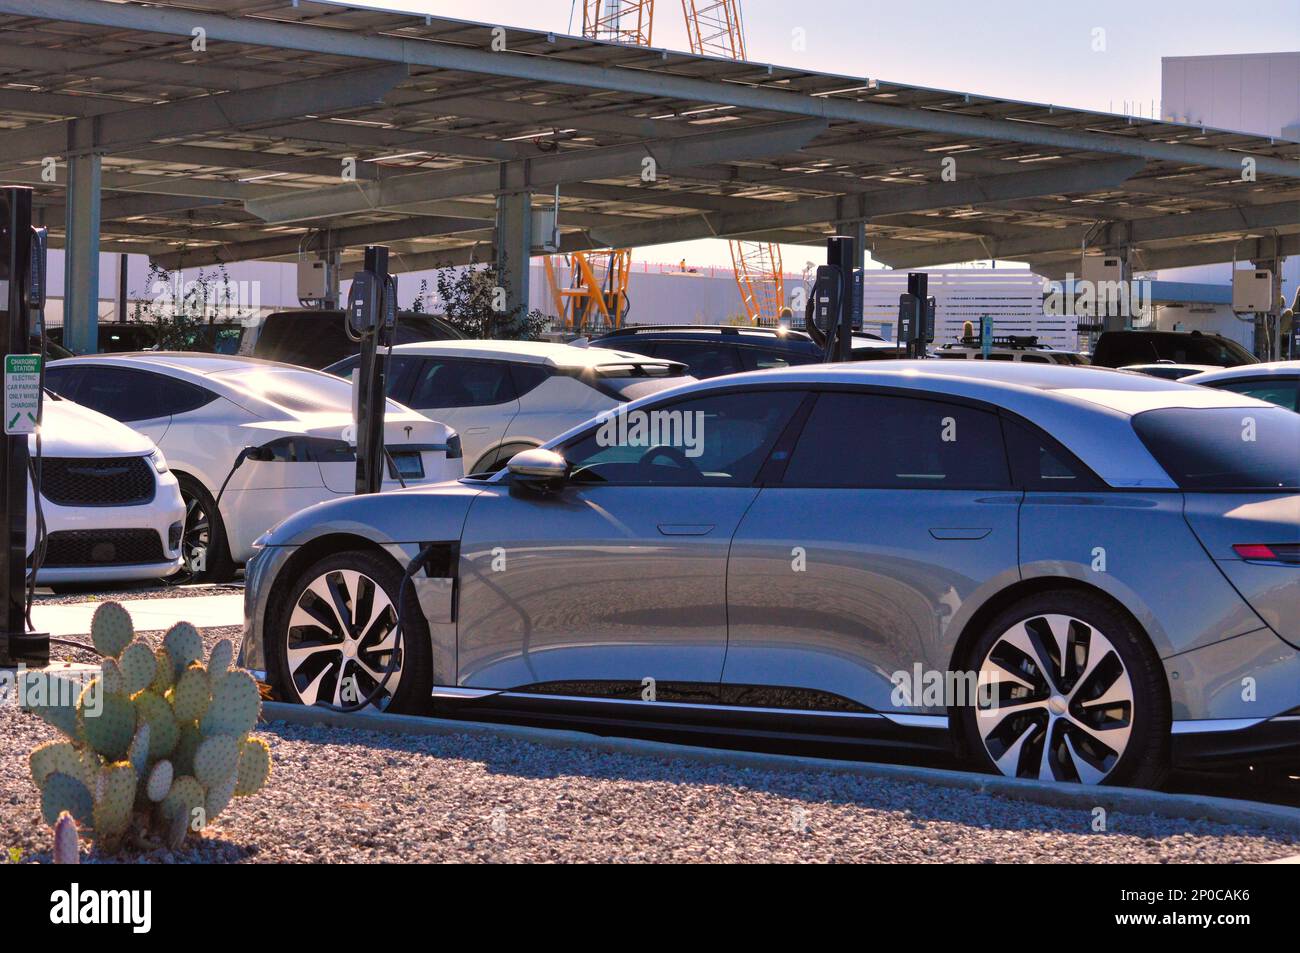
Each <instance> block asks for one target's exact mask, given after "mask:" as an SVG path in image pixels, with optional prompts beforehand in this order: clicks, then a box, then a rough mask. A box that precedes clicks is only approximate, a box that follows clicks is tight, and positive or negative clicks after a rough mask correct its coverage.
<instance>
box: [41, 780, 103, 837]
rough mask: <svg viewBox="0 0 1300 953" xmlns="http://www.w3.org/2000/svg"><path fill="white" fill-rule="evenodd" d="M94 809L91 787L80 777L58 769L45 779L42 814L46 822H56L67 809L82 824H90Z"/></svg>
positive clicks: (42, 788)
mask: <svg viewBox="0 0 1300 953" xmlns="http://www.w3.org/2000/svg"><path fill="white" fill-rule="evenodd" d="M93 810H94V803H93V801H92V800H91V797H90V789H89V788H87V787H86V785H85V784H83V783H82V782H81V780H80V779H78V778H74V777H72V776H71V775H68V774H62V773H60V772H58V771H56V772H54V774H51V775H50V776H49V777H48V778H46V779H45V784H44V785H43V786H42V787H41V816H42V817H43V818H45V823H46V824H54V822H55V821H57V820H58V819H59V815H60V814H62V813H63V812H64V811H67V812H68V813H69V814H71V815H72V816H73V817H75V818H76V819H77V820H78V821H80V822H81V824H83V825H89V824H90V823H91V819H92V816H93Z"/></svg>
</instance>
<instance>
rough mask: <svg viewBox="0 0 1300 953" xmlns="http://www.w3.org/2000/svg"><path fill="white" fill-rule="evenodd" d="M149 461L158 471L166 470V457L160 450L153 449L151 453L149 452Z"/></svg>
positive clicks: (163, 471)
mask: <svg viewBox="0 0 1300 953" xmlns="http://www.w3.org/2000/svg"><path fill="white" fill-rule="evenodd" d="M149 462H150V463H152V464H153V468H154V469H155V470H157V471H158V472H159V473H166V472H167V458H166V457H164V456H163V452H162V451H161V450H158V449H155V450H154V451H153V453H151V454H149Z"/></svg>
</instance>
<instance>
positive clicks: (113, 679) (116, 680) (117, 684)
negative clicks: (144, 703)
mask: <svg viewBox="0 0 1300 953" xmlns="http://www.w3.org/2000/svg"><path fill="white" fill-rule="evenodd" d="M100 678H101V680H102V681H103V683H104V691H106V692H111V693H112V694H114V695H129V694H131V693H130V692H128V691H127V690H126V676H125V675H123V674H122V668H121V666H119V665H118V664H117V661H116V660H115V659H111V658H106V659H104V660H103V662H102V663H101V664H100Z"/></svg>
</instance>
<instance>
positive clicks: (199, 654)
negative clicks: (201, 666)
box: [163, 622, 203, 675]
mask: <svg viewBox="0 0 1300 953" xmlns="http://www.w3.org/2000/svg"><path fill="white" fill-rule="evenodd" d="M163 648H164V649H166V650H167V656H168V658H170V659H171V661H172V671H173V672H174V673H175V674H177V675H179V674H180V673H181V672H183V671H185V668H186V666H188V665H189V664H190V663H191V662H200V661H202V660H203V637H202V636H201V635H199V630H198V629H196V628H194V626H192V625H190V624H189V623H188V622H177V623H176V624H175V625H174V626H172V627H171V628H170V629H168V630H167V631H166V633H164V634H163Z"/></svg>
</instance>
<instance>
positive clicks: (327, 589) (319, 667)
mask: <svg viewBox="0 0 1300 953" xmlns="http://www.w3.org/2000/svg"><path fill="white" fill-rule="evenodd" d="M401 576H402V573H401V571H400V570H399V569H398V568H397V566H396V565H395V564H393V563H392V562H391V561H389V560H386V559H384V558H382V557H381V556H379V555H377V554H374V553H366V552H351V553H340V554H339V555H336V556H331V557H329V558H327V559H323V560H321V561H320V562H318V563H316V565H314V566H312V567H310V568H309V569H307V570H306V571H305V572H304V573H302V575H301V576H299V577H298V580H297V581H296V582H295V583H294V584H293V585H292V587H291V589H290V591H289V592H288V593H287V595H288V596H289V601H288V602H287V604H286V606H285V609H284V610H283V611H282V612H281V614H280V619H279V620H278V622H277V624H276V625H275V626H274V627H273V628H272V631H270V632H269V633H268V640H269V641H273V644H268V645H267V650H268V651H267V656H268V662H270V663H271V668H272V673H273V675H274V676H275V683H276V689H277V691H278V693H279V695H280V697H281V699H282V700H283V701H288V702H294V703H297V704H303V705H315V704H317V703H320V702H324V703H326V704H330V705H335V706H346V705H350V704H354V703H357V702H359V701H361V699H363V698H366V697H367V696H369V695H370V694H371V693H372V692H376V689H378V691H377V694H376V695H375V700H374V704H375V706H376V707H378V708H380V709H385V710H386V709H390V708H391V709H392V710H394V711H419V710H421V708H422V706H423V705H427V703H428V699H429V694H430V692H431V690H432V673H431V672H430V659H431V654H432V653H431V650H430V646H429V641H428V629H427V626H426V625H425V622H424V619H423V617H422V616H421V615H420V612H419V607H418V603H417V602H416V600H415V598H414V595H413V593H412V591H411V590H410V587H409V586H408V590H407V593H406V598H407V611H406V613H405V615H404V617H403V623H402V624H403V633H402V640H401V644H400V646H399V645H398V643H397V599H398V592H399V589H400V587H401ZM390 662H392V664H393V671H392V673H391V674H390V675H389V676H388V680H387V681H386V682H385V681H384V673H385V671H386V670H387V669H388V666H389V663H390ZM381 684H382V685H383V687H382V688H379V687H378V686H380V685H381Z"/></svg>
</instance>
